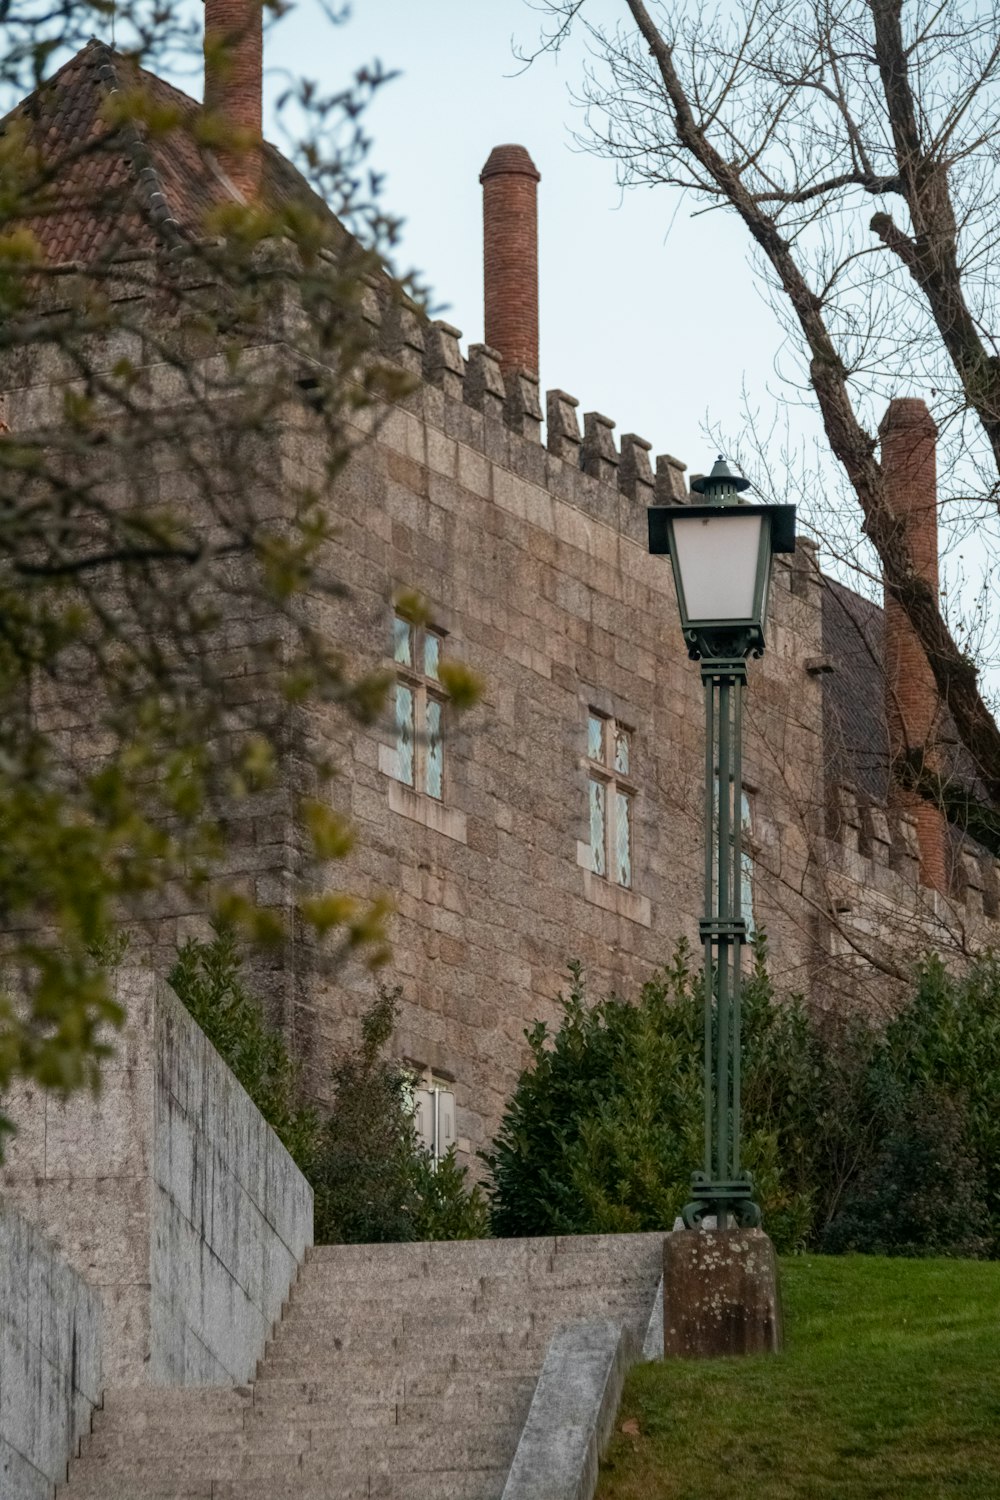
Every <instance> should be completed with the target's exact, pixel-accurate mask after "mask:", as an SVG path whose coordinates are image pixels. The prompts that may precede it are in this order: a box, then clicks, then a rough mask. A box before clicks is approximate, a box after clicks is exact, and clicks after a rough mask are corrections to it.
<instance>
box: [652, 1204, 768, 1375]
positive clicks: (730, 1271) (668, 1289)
mask: <svg viewBox="0 0 1000 1500" xmlns="http://www.w3.org/2000/svg"><path fill="white" fill-rule="evenodd" d="M780 1347H781V1304H780V1301H779V1299H778V1267H777V1262H776V1260H775V1254H774V1246H773V1245H772V1244H771V1241H770V1240H769V1239H768V1237H767V1235H766V1234H765V1233H764V1231H763V1230H762V1229H723V1230H718V1229H680V1230H675V1231H674V1233H673V1234H668V1235H667V1237H666V1239H665V1240H664V1243H663V1357H664V1359H678V1358H681V1359H698V1358H705V1357H711V1356H713V1355H717V1354H769V1353H772V1354H773V1353H775V1352H776V1351H777V1350H778V1349H780Z"/></svg>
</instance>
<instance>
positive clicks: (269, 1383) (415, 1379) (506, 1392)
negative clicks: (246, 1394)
mask: <svg viewBox="0 0 1000 1500" xmlns="http://www.w3.org/2000/svg"><path fill="white" fill-rule="evenodd" d="M540 1368H541V1364H540V1363H539V1365H538V1366H537V1368H536V1369H535V1370H534V1371H533V1372H530V1373H522V1372H519V1371H511V1372H500V1371H497V1372H493V1373H487V1374H483V1373H482V1372H480V1371H441V1370H434V1369H433V1368H430V1369H426V1370H424V1371H423V1372H422V1373H416V1372H415V1373H413V1374H412V1375H409V1376H404V1375H403V1374H401V1373H400V1372H398V1371H393V1370H390V1371H385V1372H384V1373H383V1376H382V1383H381V1385H380V1386H379V1387H378V1388H377V1389H376V1388H373V1387H372V1386H369V1387H367V1388H366V1392H365V1394H366V1395H367V1396H368V1397H370V1398H373V1399H375V1398H381V1399H386V1400H397V1401H399V1402H400V1403H401V1404H402V1405H404V1406H407V1407H411V1408H412V1405H413V1403H414V1402H416V1401H418V1400H419V1401H424V1402H427V1401H432V1400H434V1401H441V1402H448V1401H456V1402H466V1403H469V1404H470V1405H472V1404H473V1403H474V1404H476V1405H477V1406H483V1407H485V1408H486V1409H487V1410H488V1409H489V1408H490V1406H491V1404H492V1405H495V1404H496V1403H497V1402H499V1401H508V1400H509V1401H519V1400H522V1399H524V1398H525V1397H526V1398H527V1400H528V1401H530V1400H531V1396H532V1395H533V1393H534V1389H535V1386H536V1385H537V1383H538V1370H539V1369H540ZM344 1397H345V1388H344V1386H343V1385H342V1384H341V1383H340V1382H339V1381H328V1380H303V1379H302V1378H301V1376H291V1377H278V1378H274V1379H270V1380H266V1381H263V1380H262V1381H260V1382H258V1384H257V1386H256V1388H255V1391H254V1420H257V1419H258V1414H260V1413H264V1412H270V1411H274V1412H275V1413H279V1414H286V1413H291V1412H295V1413H310V1412H311V1411H312V1410H313V1409H315V1408H316V1407H327V1408H329V1409H331V1410H336V1409H337V1408H338V1406H339V1405H340V1403H341V1402H342V1401H343V1400H344Z"/></svg>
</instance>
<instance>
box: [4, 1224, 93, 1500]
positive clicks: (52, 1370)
mask: <svg viewBox="0 0 1000 1500" xmlns="http://www.w3.org/2000/svg"><path fill="white" fill-rule="evenodd" d="M101 1342H102V1327H101V1299H100V1296H99V1294H98V1293H97V1292H96V1291H95V1290H94V1289H93V1288H92V1287H89V1286H88V1285H87V1283H86V1282H85V1281H84V1279H83V1278H82V1277H81V1276H80V1275H78V1274H77V1272H75V1271H73V1270H71V1269H70V1267H69V1266H68V1265H66V1263H65V1262H64V1261H63V1259H62V1258H61V1256H60V1255H59V1254H58V1253H57V1252H56V1251H55V1250H54V1249H53V1247H52V1245H51V1244H50V1243H49V1241H48V1240H47V1239H46V1237H45V1236H44V1235H43V1234H42V1233H41V1231H40V1230H39V1229H38V1228H37V1227H36V1226H35V1225H33V1224H30V1223H28V1221H27V1220H26V1219H24V1218H23V1217H22V1216H21V1215H20V1214H19V1213H18V1212H17V1211H16V1210H15V1209H14V1207H13V1206H12V1205H11V1203H10V1202H9V1201H6V1200H5V1199H4V1198H3V1197H0V1495H2V1496H3V1500H52V1495H53V1493H54V1488H55V1485H56V1484H57V1483H59V1482H61V1481H65V1478H66V1464H67V1462H68V1461H69V1459H70V1457H71V1456H72V1454H73V1452H74V1451H75V1448H76V1444H77V1442H78V1440H79V1438H80V1436H81V1435H82V1434H83V1433H84V1432H86V1431H89V1428H90V1414H91V1412H92V1410H93V1408H94V1407H95V1406H96V1405H97V1404H98V1403H99V1401H100V1399H101V1389H102V1380H101V1369H102V1366H101Z"/></svg>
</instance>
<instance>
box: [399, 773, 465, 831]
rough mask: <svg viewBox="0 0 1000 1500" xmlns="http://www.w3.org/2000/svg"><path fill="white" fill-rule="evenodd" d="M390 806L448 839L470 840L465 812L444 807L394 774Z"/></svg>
mask: <svg viewBox="0 0 1000 1500" xmlns="http://www.w3.org/2000/svg"><path fill="white" fill-rule="evenodd" d="M389 806H390V808H391V809H392V811H393V812H394V813H399V815H400V817H403V818H410V819H411V820H412V821H413V822H414V823H422V824H423V826H424V827H425V828H430V829H432V830H433V831H434V832H435V833H440V834H442V835H443V836H444V837H445V838H446V839H454V840H455V842H456V843H458V844H467V843H468V841H469V839H468V833H467V830H466V817H465V813H463V812H459V811H458V810H457V808H454V807H443V806H442V805H441V803H440V802H438V801H436V800H435V798H433V797H424V796H422V795H421V794H420V792H415V791H413V789H412V787H408V786H406V785H405V784H404V783H403V782H402V781H396V780H395V779H394V778H393V777H392V776H390V777H389Z"/></svg>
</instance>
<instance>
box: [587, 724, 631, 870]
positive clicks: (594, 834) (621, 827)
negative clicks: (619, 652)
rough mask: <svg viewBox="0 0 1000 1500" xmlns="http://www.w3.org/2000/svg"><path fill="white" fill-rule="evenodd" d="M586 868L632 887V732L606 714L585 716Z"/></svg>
mask: <svg viewBox="0 0 1000 1500" xmlns="http://www.w3.org/2000/svg"><path fill="white" fill-rule="evenodd" d="M587 760H588V761H589V777H588V795H589V798H590V868H591V869H592V870H593V872H594V874H595V875H600V876H602V877H603V878H604V879H605V880H610V881H611V882H613V884H615V885H622V886H626V887H630V886H631V885H632V874H633V863H634V851H633V838H634V821H635V819H634V807H635V786H634V784H633V783H632V781H631V779H630V777H631V769H632V731H631V730H630V729H627V728H626V727H625V726H624V725H623V724H619V723H618V721H617V720H616V719H613V718H611V717H610V716H609V715H607V714H601V713H598V712H597V710H596V709H591V710H590V711H589V713H588V715H587Z"/></svg>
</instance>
